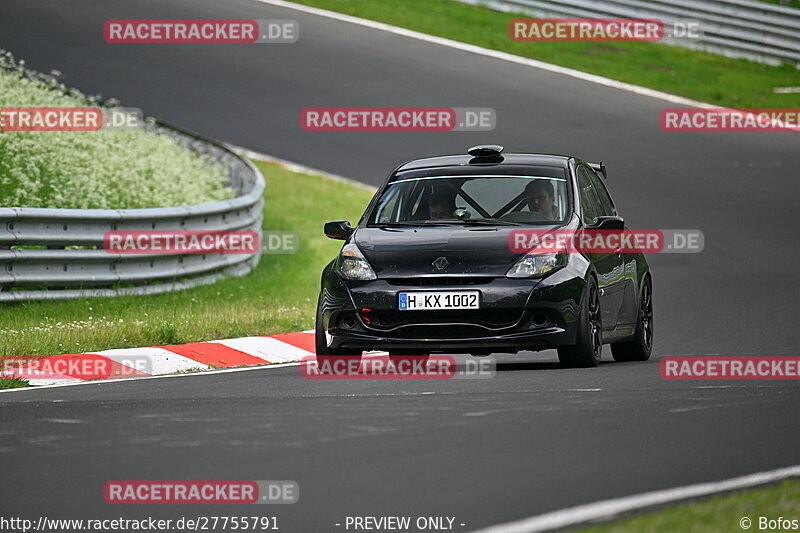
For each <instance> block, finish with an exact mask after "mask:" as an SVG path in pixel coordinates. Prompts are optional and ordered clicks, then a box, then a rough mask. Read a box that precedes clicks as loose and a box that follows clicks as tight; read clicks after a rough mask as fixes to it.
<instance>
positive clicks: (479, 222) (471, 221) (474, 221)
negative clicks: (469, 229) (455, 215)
mask: <svg viewBox="0 0 800 533" xmlns="http://www.w3.org/2000/svg"><path fill="white" fill-rule="evenodd" d="M454 224H464V225H465V226H521V225H522V224H518V223H516V222H509V221H507V220H487V219H485V218H465V219H463V220H459V221H457V222H454Z"/></svg>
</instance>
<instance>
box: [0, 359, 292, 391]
mask: <svg viewBox="0 0 800 533" xmlns="http://www.w3.org/2000/svg"><path fill="white" fill-rule="evenodd" d="M301 363H302V361H289V362H285V363H271V364H263V365H253V366H244V367H236V368H220V369H216V370H201V371H198V372H185V373H176V374H161V375H158V376H139V377H134V378H117V379H97V380H92V381H80V382H78V383H74V382H70V383H58V384H55V385H37V386H35V387H19V388H16V389H0V394H3V393H8V392H24V391H32V390H42V389H54V388H59V387H74V386H76V385H104V384H106V383H121V382H123V381H143V380H151V379H164V378H186V377H197V376H208V375H212V374H225V373H228V372H247V371H249V370H271V369H273V368H285V367H289V366H300V364H301Z"/></svg>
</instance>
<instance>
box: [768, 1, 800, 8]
mask: <svg viewBox="0 0 800 533" xmlns="http://www.w3.org/2000/svg"><path fill="white" fill-rule="evenodd" d="M758 1H759V2H765V3H767V4H776V5H782V6H785V7H800V0H789V3H788V4H787V3H785V2H781V0H758Z"/></svg>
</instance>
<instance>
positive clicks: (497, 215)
mask: <svg viewBox="0 0 800 533" xmlns="http://www.w3.org/2000/svg"><path fill="white" fill-rule="evenodd" d="M566 185H567V183H566V180H565V179H564V178H553V177H543V176H515V175H477V176H475V175H472V176H463V175H462V176H426V177H419V178H409V179H403V180H399V181H396V182H394V183H393V184H391V185H390V186H389V187H388V188H387V189H386V191H384V193H383V195H382V196H381V198H380V200H379V201H378V203H377V204H376V205H375V209H373V211H372V215H371V217H370V219H369V224H370V225H380V226H384V225H409V224H410V225H426V224H496V225H506V224H507V225H517V224H543V223H549V224H553V223H556V222H560V221H563V220H565V218H566V214H567V205H568V201H567V186H566Z"/></svg>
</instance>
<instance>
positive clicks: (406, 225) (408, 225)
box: [369, 221, 450, 228]
mask: <svg viewBox="0 0 800 533" xmlns="http://www.w3.org/2000/svg"><path fill="white" fill-rule="evenodd" d="M448 224H450V222H439V221H423V222H387V223H385V224H372V225H370V226H369V227H370V228H422V227H425V226H446V225H448Z"/></svg>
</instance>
